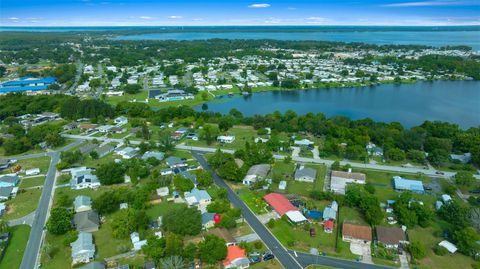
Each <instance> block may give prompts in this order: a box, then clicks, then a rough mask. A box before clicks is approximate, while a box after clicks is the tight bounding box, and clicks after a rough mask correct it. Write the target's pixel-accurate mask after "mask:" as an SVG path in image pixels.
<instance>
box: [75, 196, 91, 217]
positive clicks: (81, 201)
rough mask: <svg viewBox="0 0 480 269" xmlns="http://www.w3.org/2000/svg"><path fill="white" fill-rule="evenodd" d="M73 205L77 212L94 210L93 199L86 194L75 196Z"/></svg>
mask: <svg viewBox="0 0 480 269" xmlns="http://www.w3.org/2000/svg"><path fill="white" fill-rule="evenodd" d="M73 206H74V209H75V212H77V213H78V212H83V211H89V210H92V199H90V197H88V196H85V195H79V196H77V197H75V200H74V201H73Z"/></svg>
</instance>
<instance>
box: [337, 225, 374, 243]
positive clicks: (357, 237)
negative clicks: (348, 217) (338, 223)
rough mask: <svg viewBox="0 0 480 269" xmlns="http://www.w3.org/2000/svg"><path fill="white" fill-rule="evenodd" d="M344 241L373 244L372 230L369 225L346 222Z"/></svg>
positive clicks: (343, 227) (343, 234)
mask: <svg viewBox="0 0 480 269" xmlns="http://www.w3.org/2000/svg"><path fill="white" fill-rule="evenodd" d="M342 239H343V241H346V242H352V241H361V242H365V243H370V242H372V228H370V226H367V225H359V224H353V223H347V222H344V223H343V225H342Z"/></svg>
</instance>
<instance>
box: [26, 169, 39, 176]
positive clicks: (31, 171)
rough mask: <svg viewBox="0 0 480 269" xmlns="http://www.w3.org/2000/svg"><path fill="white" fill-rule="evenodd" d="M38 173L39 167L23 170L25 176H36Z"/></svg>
mask: <svg viewBox="0 0 480 269" xmlns="http://www.w3.org/2000/svg"><path fill="white" fill-rule="evenodd" d="M38 174H40V168H31V169H27V170H25V175H26V176H36V175H38Z"/></svg>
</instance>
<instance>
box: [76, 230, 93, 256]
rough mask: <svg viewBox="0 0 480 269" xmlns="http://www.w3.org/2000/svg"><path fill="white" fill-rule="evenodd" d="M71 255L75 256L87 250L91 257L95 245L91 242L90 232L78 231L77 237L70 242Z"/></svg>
mask: <svg viewBox="0 0 480 269" xmlns="http://www.w3.org/2000/svg"><path fill="white" fill-rule="evenodd" d="M70 246H71V247H72V257H75V256H77V255H78V254H80V253H82V252H88V253H89V256H90V257H91V258H93V256H94V254H95V245H94V244H93V237H92V234H91V233H84V232H80V233H79V234H78V239H77V240H76V241H75V242H73V243H71V244H70Z"/></svg>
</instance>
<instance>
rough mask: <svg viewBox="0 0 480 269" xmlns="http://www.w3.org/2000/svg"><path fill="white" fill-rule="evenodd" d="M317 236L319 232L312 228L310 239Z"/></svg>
mask: <svg viewBox="0 0 480 269" xmlns="http://www.w3.org/2000/svg"><path fill="white" fill-rule="evenodd" d="M316 235H317V232H316V231H315V228H310V237H315V236H316Z"/></svg>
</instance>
